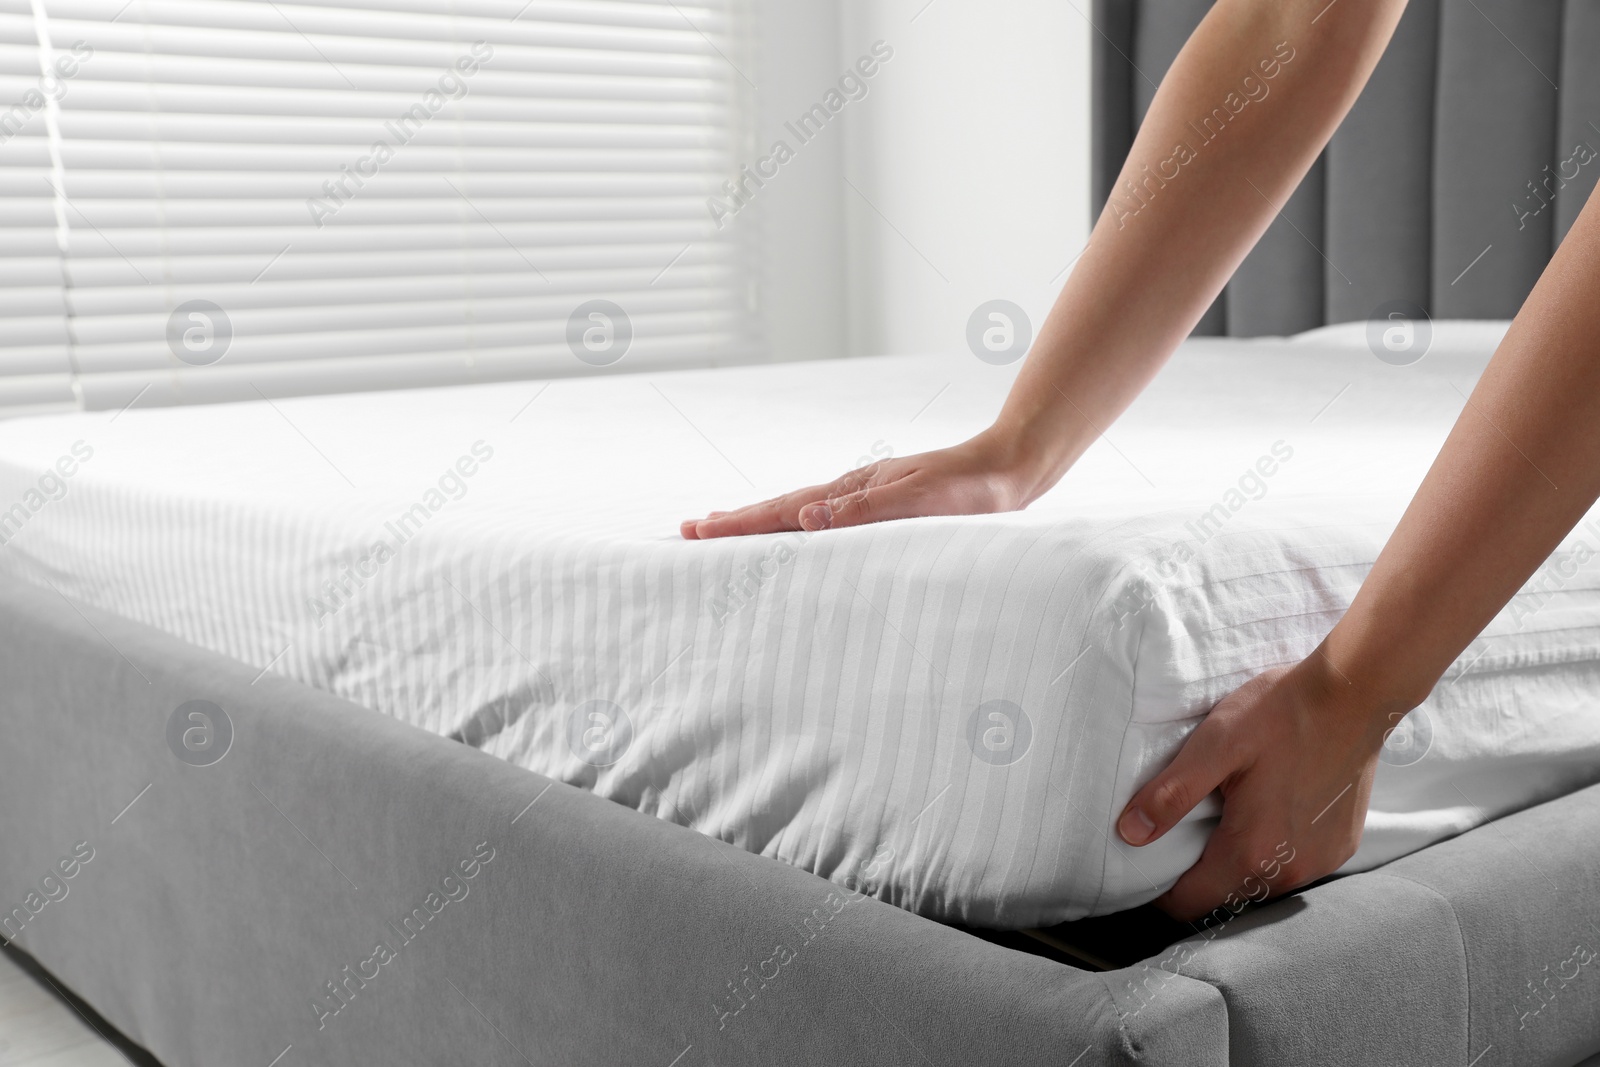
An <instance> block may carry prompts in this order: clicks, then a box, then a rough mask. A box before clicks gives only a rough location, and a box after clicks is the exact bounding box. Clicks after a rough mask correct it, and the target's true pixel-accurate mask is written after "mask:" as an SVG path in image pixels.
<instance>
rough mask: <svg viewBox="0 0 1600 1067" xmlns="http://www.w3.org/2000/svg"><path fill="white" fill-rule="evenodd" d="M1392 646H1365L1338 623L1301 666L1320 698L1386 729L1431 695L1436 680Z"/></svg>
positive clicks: (1305, 677)
mask: <svg viewBox="0 0 1600 1067" xmlns="http://www.w3.org/2000/svg"><path fill="white" fill-rule="evenodd" d="M1399 648H1400V646H1398V645H1394V646H1392V647H1391V648H1390V649H1389V650H1386V651H1379V650H1369V649H1364V648H1362V647H1361V646H1360V645H1359V644H1358V643H1357V642H1355V641H1352V640H1351V639H1350V635H1349V634H1348V633H1345V632H1341V630H1340V628H1339V627H1338V626H1335V627H1334V629H1333V632H1332V633H1330V634H1329V635H1328V636H1327V637H1326V638H1325V639H1323V642H1322V643H1321V644H1320V645H1318V646H1317V648H1316V649H1315V650H1314V651H1313V652H1312V653H1311V655H1309V656H1307V657H1306V658H1305V660H1304V661H1303V662H1302V663H1301V664H1300V666H1299V668H1298V670H1299V671H1300V673H1301V674H1302V676H1303V678H1304V680H1305V682H1306V684H1307V685H1308V686H1309V687H1310V689H1311V691H1312V692H1313V693H1314V694H1315V695H1316V697H1317V698H1318V699H1319V700H1320V701H1322V702H1324V703H1325V704H1326V706H1328V707H1330V708H1332V709H1334V712H1335V713H1336V714H1343V715H1349V716H1352V717H1355V718H1360V719H1367V720H1370V721H1371V722H1372V723H1374V724H1376V725H1377V727H1378V729H1380V730H1383V731H1386V730H1388V729H1389V728H1390V727H1392V726H1393V725H1394V724H1395V723H1396V722H1398V721H1399V720H1400V719H1401V718H1402V717H1403V716H1405V715H1406V714H1407V713H1408V712H1410V711H1411V710H1412V709H1413V708H1415V707H1416V706H1417V705H1419V704H1421V703H1422V702H1423V701H1424V700H1426V699H1427V697H1428V694H1429V693H1430V692H1431V691H1432V689H1433V685H1434V683H1435V682H1436V681H1437V680H1438V679H1437V678H1432V677H1426V678H1424V677H1422V676H1420V675H1419V674H1418V673H1417V672H1416V671H1415V670H1413V669H1411V665H1410V662H1409V661H1407V660H1406V659H1405V658H1404V657H1402V656H1399V655H1396V654H1395V652H1397V651H1398V650H1399Z"/></svg>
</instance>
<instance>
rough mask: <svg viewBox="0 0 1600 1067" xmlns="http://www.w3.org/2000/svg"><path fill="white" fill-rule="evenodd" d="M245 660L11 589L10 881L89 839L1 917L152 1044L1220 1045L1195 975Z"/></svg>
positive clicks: (794, 1052)
mask: <svg viewBox="0 0 1600 1067" xmlns="http://www.w3.org/2000/svg"><path fill="white" fill-rule="evenodd" d="M256 673H257V672H256V671H254V670H252V669H249V668H246V667H245V666H243V665H241V664H238V663H235V662H233V661H230V660H228V659H226V658H224V657H221V656H218V655H215V654H213V653H210V652H206V651H203V650H200V649H197V648H195V647H193V646H190V645H187V644H185V643H184V642H182V641H179V640H177V639H175V638H172V637H169V636H166V635H164V634H161V633H158V632H156V631H154V630H151V629H149V628H147V627H144V626H141V625H139V624H136V623H131V622H128V621H126V620H122V619H119V618H116V617H114V616H111V615H107V614H105V613H103V612H99V611H96V610H93V609H90V608H83V609H81V614H80V613H79V611H78V610H77V609H75V608H73V607H72V606H70V605H69V604H68V603H67V602H66V601H65V600H64V599H62V598H61V597H58V596H56V595H55V594H53V593H50V592H48V591H39V590H35V589H32V588H27V587H21V586H17V585H15V584H10V583H5V584H0V678H3V679H4V680H5V682H4V689H3V691H0V700H3V702H4V704H3V706H4V719H5V722H6V724H7V727H8V729H9V731H10V733H9V735H8V739H7V741H8V743H7V744H6V745H4V746H0V813H3V814H0V827H3V830H0V901H3V902H4V905H3V906H4V907H6V908H10V907H12V906H14V905H21V904H22V903H23V901H24V900H25V898H26V895H27V894H28V893H29V892H30V891H33V890H34V888H35V887H36V886H38V884H39V882H40V880H41V878H42V877H43V876H45V875H47V874H48V873H49V872H50V871H51V869H52V867H53V865H55V864H56V863H57V862H58V861H59V860H60V858H61V857H63V856H64V855H67V854H68V853H70V851H71V849H72V848H73V846H74V845H75V844H76V843H77V842H79V841H86V842H88V843H89V845H90V846H91V847H92V848H93V850H94V855H93V858H92V859H91V860H89V862H88V863H86V864H84V865H82V867H81V869H79V870H77V871H76V873H75V877H73V878H72V879H71V880H70V881H68V882H66V883H65V884H66V885H67V887H68V892H67V894H66V896H65V897H63V898H61V899H60V900H58V901H56V902H52V903H48V904H45V905H43V906H42V908H41V909H40V910H39V913H38V914H37V915H36V916H33V917H32V918H31V920H29V921H27V922H26V923H25V925H23V926H22V927H21V932H20V936H19V937H18V939H17V943H18V944H19V945H20V946H22V947H24V948H26V949H27V950H28V951H30V952H32V953H33V954H34V955H35V956H36V957H37V958H38V959H39V960H40V961H41V962H42V963H43V964H44V965H45V966H46V967H47V968H49V969H50V970H51V971H53V972H54V973H55V974H56V975H57V976H58V977H59V978H60V979H62V980H63V981H65V982H66V983H67V984H68V985H69V986H71V987H72V988H73V989H75V990H76V991H77V992H78V993H79V994H81V995H82V996H83V997H84V998H85V999H86V1000H88V1001H89V1002H90V1003H91V1004H93V1005H94V1006H95V1007H96V1008H97V1009H99V1010H100V1012H101V1013H103V1014H104V1015H105V1016H106V1018H108V1019H109V1020H111V1021H112V1022H113V1023H114V1024H115V1025H116V1026H118V1027H119V1028H121V1029H122V1030H124V1031H125V1032H126V1033H127V1034H128V1035H129V1036H130V1037H132V1038H133V1039H135V1040H136V1041H138V1042H139V1043H141V1044H143V1045H145V1046H146V1047H148V1048H149V1049H151V1050H152V1051H153V1052H154V1053H156V1055H157V1056H158V1058H160V1059H161V1060H162V1062H163V1063H165V1064H166V1065H167V1067H214V1065H217V1064H235V1063H236V1064H255V1065H257V1067H266V1065H267V1064H269V1063H271V1062H272V1061H273V1059H274V1057H276V1056H279V1055H280V1054H281V1053H283V1052H284V1050H285V1049H286V1048H287V1047H288V1046H290V1045H292V1046H293V1049H292V1050H291V1051H289V1052H288V1053H287V1054H286V1055H284V1057H283V1059H282V1060H280V1061H279V1067H295V1065H302V1064H318V1065H328V1067H332V1065H351V1067H356V1065H359V1067H372V1065H374V1064H382V1065H384V1067H400V1065H406V1064H415V1065H418V1067H443V1065H456V1064H474V1065H482V1067H490V1065H504V1067H513V1065H522V1064H525V1063H530V1062H531V1063H535V1064H560V1065H562V1067H585V1065H593V1067H615V1065H617V1064H653V1065H656V1067H666V1065H667V1064H673V1063H675V1064H676V1067H698V1065H703V1064H748V1063H763V1064H795V1065H800V1064H818V1063H822V1064H836V1065H845V1064H904V1065H913V1064H915V1065H919V1067H925V1065H926V1063H928V1062H934V1063H940V1064H945V1063H951V1064H954V1063H1007V1064H1039V1065H1055V1067H1066V1065H1068V1064H1073V1063H1075V1064H1076V1065H1077V1067H1092V1065H1101V1064H1118V1065H1122V1064H1128V1065H1131V1064H1170V1065H1196V1064H1198V1065H1201V1067H1223V1065H1224V1064H1226V1063H1227V1017H1226V1013H1225V1011H1224V1008H1223V1003H1222V997H1221V996H1220V995H1219V994H1218V992H1217V991H1216V990H1215V989H1214V988H1212V987H1210V986H1208V985H1206V984H1204V983H1202V982H1199V981H1196V980H1194V979H1192V978H1180V979H1178V980H1176V981H1175V982H1174V984H1172V985H1171V987H1170V989H1169V991H1168V993H1167V995H1164V996H1163V997H1162V998H1161V1001H1160V1002H1159V1003H1158V1004H1156V1005H1153V1006H1152V1007H1150V1008H1149V1009H1147V1010H1145V1011H1142V1012H1138V1013H1137V1014H1135V1013H1131V1012H1128V1011H1127V1010H1126V1009H1124V1008H1121V1007H1119V1001H1118V999H1117V996H1116V994H1115V993H1114V991H1113V989H1112V987H1111V984H1110V980H1109V978H1108V976H1105V975H1100V974H1091V973H1087V972H1084V971H1079V970H1074V969H1072V968H1069V967H1065V966H1062V965H1060V964H1056V963H1053V962H1050V961H1048V960H1045V959H1042V958H1039V957H1037V956H1031V955H1026V954H1023V953H1019V952H1015V951H1012V950H1010V949H1005V948H1001V947H999V946H996V945H993V944H990V943H989V942H986V941H982V940H979V939H977V938H975V937H972V936H970V935H968V934H965V933H962V932H959V931H957V930H954V929H952V928H949V927H945V926H941V925H939V924H937V923H934V922H930V921H928V920H926V919H923V918H920V917H918V916H916V915H913V914H911V913H909V912H905V911H901V910H900V909H898V908H895V907H891V906H889V905H887V904H882V903H879V902H878V901H876V900H872V899H870V898H862V899H858V900H856V901H854V902H852V903H848V904H845V905H843V906H842V907H840V908H839V910H838V912H837V914H832V912H833V911H834V910H835V909H834V904H833V903H831V902H836V901H840V900H843V899H844V898H843V897H842V896H840V892H841V891H840V890H839V889H838V888H837V887H834V886H831V885H829V884H828V883H826V882H823V881H821V880H820V879H818V878H816V877H814V876H813V875H810V874H807V873H805V872H803V871H800V870H798V869H796V868H792V867H788V866H785V865H783V864H780V863H777V862H775V861H772V860H768V859H763V858H762V857H759V856H754V855H751V854H749V853H747V852H744V851H742V850H740V849H737V848H733V847H731V846H728V845H724V844H722V843H720V842H716V841H712V840H710V839H708V838H705V837H702V836H701V835H699V834H697V833H695V832H693V831H691V830H687V829H683V828H681V827H677V826H674V825H672V824H670V823H667V822H663V821H658V820H655V819H652V818H649V817H647V816H644V815H641V814H639V813H637V812H634V811H630V810H628V809H626V808H623V807H621V806H619V805H616V804H613V803H611V802H610V801H607V800H603V799H601V798H599V797H596V796H594V795H593V794H590V793H586V792H583V791H581V790H577V789H573V788H571V787H569V786H566V785H563V784H559V783H555V784H552V783H550V782H548V781H547V780H546V779H543V778H540V777H539V776H537V775H534V774H532V773H530V772H528V771H524V770H522V769H520V768H517V767H514V766H512V765H510V764H508V763H505V762H503V761H501V760H498V759H495V758H493V757H490V756H487V755H484V754H483V753H481V752H478V751H476V750H474V749H471V748H468V747H467V746H465V745H460V744H456V743H454V742H451V741H448V740H445V739H443V738H440V737H436V736H433V735H431V734H428V733H425V732H423V731H420V730H417V729H415V728H413V727H410V726H407V725H404V724H402V723H400V722H397V721H395V720H393V719H390V718H388V717H386V716H383V715H379V714H377V713H374V712H369V711H365V710H363V709H361V708H358V707H355V706H353V705H351V704H348V703H345V702H344V701H342V700H340V699H338V698H336V697H334V696H332V695H330V694H327V693H323V692H319V691H314V690H311V689H309V688H306V687H304V686H302V685H299V684H298V683H293V682H289V681H287V680H284V679H281V678H278V677H276V676H274V675H271V674H268V675H265V676H263V677H261V678H260V679H259V681H256V680H255V678H256ZM191 700H207V701H212V702H214V703H215V704H217V705H218V706H220V707H222V708H223V710H224V711H225V712H226V713H227V714H228V716H229V717H230V718H231V720H232V723H233V727H234V731H235V734H234V738H233V742H232V747H231V748H230V749H229V750H228V752H227V754H226V756H224V757H223V758H222V759H221V760H220V761H219V762H217V763H215V764H213V765H211V766H204V767H200V766H190V765H187V764H185V763H183V762H180V761H179V760H178V759H177V758H176V757H175V755H174V753H173V751H171V750H170V749H169V747H168V742H167V739H166V729H167V725H168V720H169V718H170V717H171V715H172V712H173V710H174V709H175V708H177V707H178V706H179V705H180V704H183V703H185V702H188V701H191ZM146 787H148V789H147V788H146ZM136 798H137V799H136ZM130 801H132V802H133V803H132V806H131V807H129V806H128V805H129V803H130ZM532 801H536V803H534V804H533V806H532V807H531V808H529V807H527V805H528V804H529V803H530V802H532ZM124 809H126V810H124ZM481 842H487V843H488V845H489V847H491V848H493V849H494V856H493V858H492V859H491V860H490V861H489V862H488V863H487V864H486V865H483V866H482V868H481V870H480V872H479V873H478V874H477V876H476V878H474V879H473V880H471V881H470V882H460V880H459V879H458V885H463V884H464V885H466V886H467V894H466V896H465V897H464V898H462V899H460V900H458V901H455V902H451V903H448V904H444V905H442V910H441V911H440V913H439V914H438V915H437V916H436V917H434V918H432V919H431V920H430V921H428V922H426V923H425V924H423V925H422V926H421V929H420V930H418V931H416V932H415V935H414V940H413V941H412V942H411V943H410V944H409V945H406V947H403V948H400V949H399V950H398V959H396V960H395V961H393V962H391V963H389V964H387V965H380V966H378V968H377V975H376V977H374V978H372V979H371V980H370V981H368V982H367V984H366V985H365V986H364V987H360V988H354V992H355V996H354V998H353V999H352V1000H351V1001H350V1002H349V1004H348V1005H347V1006H345V1007H344V1008H343V1009H342V1010H341V1011H340V1012H339V1013H338V1014H337V1015H335V1016H333V1017H331V1018H326V1019H324V1020H322V1021H323V1022H324V1023H325V1025H324V1026H323V1027H322V1028H321V1029H319V1027H318V1022H319V1019H318V1013H317V1012H316V1011H315V1010H314V1009H313V1008H312V998H313V997H316V996H319V995H326V988H325V987H324V985H323V983H325V982H332V981H344V980H346V976H345V975H344V974H343V973H342V968H343V967H345V966H346V965H347V964H348V965H350V966H351V967H353V968H359V967H360V966H361V961H362V960H364V959H366V958H367V957H369V956H370V955H371V954H372V951H373V947H374V944H375V942H377V941H378V940H380V939H383V940H385V941H387V942H389V943H390V945H391V947H394V946H396V945H399V944H400V943H401V939H400V938H399V937H398V936H396V933H395V931H394V930H393V929H392V928H390V927H389V925H388V924H389V923H399V922H400V921H401V920H402V917H404V916H405V915H406V914H407V913H408V912H409V911H410V909H412V908H413V907H416V906H417V905H419V904H424V903H425V900H426V896H427V894H428V893H429V892H430V891H433V890H436V889H438V888H440V886H441V882H442V879H443V878H444V877H445V876H446V875H449V874H451V873H452V872H453V871H454V870H455V868H456V866H457V864H459V863H460V862H461V861H462V860H463V859H466V858H468V857H470V856H472V855H473V852H474V850H475V848H476V847H477V846H478V845H479V844H480V843H481ZM455 891H456V890H452V892H455ZM778 945H783V946H786V947H788V948H789V949H790V950H791V951H792V952H793V953H794V956H793V958H792V959H791V960H789V961H788V962H787V963H781V964H767V963H764V962H763V961H770V960H773V959H774V948H775V946H778ZM774 971H776V974H775V975H774V973H773V972H774ZM369 973H370V970H369ZM763 975H764V976H765V977H767V978H768V979H769V981H768V982H767V984H766V985H765V987H764V988H761V977H762V976H763ZM751 976H754V977H751ZM358 977H359V976H358ZM747 977H750V980H751V984H750V985H749V986H748V987H747V988H748V989H749V990H750V992H752V993H754V997H753V999H751V1000H750V1001H749V1004H748V1006H747V1007H745V1008H744V1009H743V1010H742V1011H741V1012H740V1013H739V1014H737V1015H734V1016H732V1017H731V1018H728V1019H726V1020H725V1025H722V1023H723V1022H724V1020H722V1019H721V1018H720V1017H719V1015H720V1012H721V1011H726V1010H727V1009H728V1006H729V1005H730V1004H737V1003H738V1002H737V1001H734V1000H733V999H732V993H731V990H730V984H742V983H743V982H744V981H745V979H746V978H747ZM352 987H354V986H353V982H352ZM719 1005H720V1009H719V1007H718V1006H719ZM691 1045H692V1046H693V1047H692V1049H691V1048H689V1046H691ZM686 1049H687V1050H688V1051H687V1052H686V1051H685V1050H686ZM680 1055H682V1059H681V1060H677V1059H675V1057H678V1056H680ZM524 1057H526V1058H524ZM925 1057H926V1058H925Z"/></svg>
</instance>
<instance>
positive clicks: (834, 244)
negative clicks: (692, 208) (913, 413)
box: [729, 0, 849, 360]
mask: <svg viewBox="0 0 1600 1067" xmlns="http://www.w3.org/2000/svg"><path fill="white" fill-rule="evenodd" d="M841 2H848V0H755V3H754V4H753V8H754V10H753V16H754V18H753V21H754V31H755V32H754V34H753V42H752V44H753V47H752V52H753V53H754V55H753V57H752V63H751V70H749V71H748V72H747V76H748V77H749V78H750V80H751V81H753V82H754V83H755V86H756V88H755V90H754V91H753V92H752V93H751V96H752V99H753V101H754V105H755V112H756V115H755V122H754V126H755V129H754V130H753V131H752V135H751V137H750V145H749V148H748V154H749V156H750V157H751V158H750V159H749V160H747V162H751V163H754V162H755V161H757V160H759V159H760V158H761V157H762V156H764V155H766V154H767V152H768V151H769V149H770V148H771V146H772V144H773V142H774V141H775V140H777V139H779V138H782V139H784V140H785V141H786V142H788V143H790V145H791V147H794V148H795V158H794V159H793V161H792V162H789V163H787V164H784V165H783V167H782V169H781V172H780V173H779V174H778V176H777V177H776V178H774V179H772V180H771V181H769V182H767V183H766V185H765V186H764V187H762V188H761V189H759V190H758V191H757V193H756V195H755V197H753V198H752V200H751V201H750V207H749V208H748V209H747V210H745V211H741V212H740V213H739V214H738V215H737V216H735V217H734V218H733V219H732V220H730V222H729V225H732V226H743V227H751V228H753V230H754V232H753V233H752V234H751V236H752V238H753V239H754V240H755V241H756V243H757V245H758V247H759V248H760V250H761V251H760V259H761V262H762V271H761V278H760V284H759V286H758V290H757V291H758V293H759V298H760V301H761V305H762V306H761V312H762V319H763V325H764V328H765V331H766V335H767V336H766V339H767V344H768V347H769V349H770V351H771V355H772V358H773V359H777V360H792V359H825V358H830V357H834V356H843V355H848V354H849V352H848V350H847V348H846V322H847V318H848V313H847V310H846V304H845V276H844V273H843V264H844V262H845V257H846V251H845V231H844V201H843V194H844V192H845V186H844V183H843V182H842V181H840V175H841V174H843V173H844V170H843V150H844V141H843V138H842V137H841V136H840V133H841V131H839V130H828V131H826V132H825V133H824V135H823V136H821V137H819V138H816V139H815V140H813V141H812V142H811V143H809V144H807V145H804V146H799V145H796V144H795V143H794V142H795V138H794V137H793V135H792V134H790V133H788V131H787V130H786V129H785V128H784V123H785V122H786V121H788V120H790V119H791V118H792V117H793V116H795V115H798V114H799V113H800V112H802V111H804V110H805V109H806V108H808V107H810V106H811V105H812V104H813V103H815V102H816V101H817V98H818V96H819V95H820V94H821V93H822V92H823V91H824V90H825V89H826V88H827V87H828V86H829V85H831V84H832V82H833V80H834V79H835V78H837V77H838V76H839V40H840V28H839V5H840V3H841Z"/></svg>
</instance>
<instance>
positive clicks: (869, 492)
mask: <svg viewBox="0 0 1600 1067" xmlns="http://www.w3.org/2000/svg"><path fill="white" fill-rule="evenodd" d="M1018 456H1019V451H1018V450H1017V449H1015V448H1013V447H1010V446H1008V445H1006V444H1002V443H1001V442H1000V441H999V440H998V435H995V434H992V433H988V434H979V435H978V436H977V437H974V438H972V439H971V440H970V441H966V442H964V443H962V444H959V445H956V446H955V447H953V448H941V449H939V450H938V451H937V452H923V453H921V454H919V455H915V456H907V457H905V458H904V459H885V460H881V461H879V462H877V463H873V464H870V465H868V466H866V467H862V468H861V469H860V470H855V471H851V472H850V473H849V474H846V475H844V476H843V477H841V478H837V479H835V480H834V481H831V482H829V483H827V484H826V485H813V486H811V487H810V488H809V489H801V490H798V491H796V492H793V493H788V494H785V495H784V496H775V497H773V498H772V499H771V500H764V501H762V502H761V503H759V504H751V505H749V506H748V507H743V508H740V509H739V510H738V511H728V512H723V511H713V512H712V513H711V514H710V515H708V516H706V517H705V518H703V519H690V520H689V521H687V522H685V523H684V524H683V525H682V527H681V528H680V529H681V531H682V533H683V536H684V537H685V538H686V539H688V540H707V539H709V538H713V537H732V536H736V535H740V534H765V533H782V532H784V531H789V530H808V531H811V530H832V529H838V528H840V527H845V526H860V525H862V524H863V523H869V522H884V521H886V520H888V519H907V518H913V517H916V516H920V515H981V514H987V513H990V512H996V511H1016V510H1018V509H1019V508H1022V507H1025V506H1026V505H1027V504H1028V503H1029V502H1030V501H1031V500H1033V499H1034V497H1035V496H1037V495H1038V493H1039V492H1042V489H1040V488H1039V487H1038V478H1037V476H1034V475H1029V474H1027V473H1026V472H1025V465H1024V464H1023V463H1022V462H1019V461H1018Z"/></svg>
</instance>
